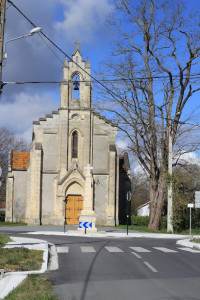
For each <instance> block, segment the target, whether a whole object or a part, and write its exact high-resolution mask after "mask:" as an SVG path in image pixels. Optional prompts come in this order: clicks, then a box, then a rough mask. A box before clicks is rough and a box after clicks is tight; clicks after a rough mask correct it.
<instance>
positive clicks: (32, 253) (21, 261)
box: [0, 235, 43, 272]
mask: <svg viewBox="0 0 200 300" xmlns="http://www.w3.org/2000/svg"><path fill="white" fill-rule="evenodd" d="M10 241H11V239H10V238H9V237H8V236H6V235H0V269H4V270H5V272H14V271H32V270H40V269H41V267H42V263H43V251H42V250H29V249H27V248H21V247H14V248H3V247H4V246H5V244H7V243H8V242H10Z"/></svg>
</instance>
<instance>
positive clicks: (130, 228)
mask: <svg viewBox="0 0 200 300" xmlns="http://www.w3.org/2000/svg"><path fill="white" fill-rule="evenodd" d="M117 228H120V229H126V228H127V225H118V226H117ZM128 230H138V231H141V232H152V233H168V232H167V230H166V229H162V230H159V232H157V231H155V230H152V229H149V228H148V227H147V226H144V225H143V226H138V225H129V226H128Z"/></svg>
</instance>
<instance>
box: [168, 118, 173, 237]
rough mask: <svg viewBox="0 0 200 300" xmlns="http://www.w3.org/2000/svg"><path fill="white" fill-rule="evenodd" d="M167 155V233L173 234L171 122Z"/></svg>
mask: <svg viewBox="0 0 200 300" xmlns="http://www.w3.org/2000/svg"><path fill="white" fill-rule="evenodd" d="M169 122H170V123H169V154H168V173H169V176H170V182H169V186H168V202H167V231H168V232H169V231H171V232H172V233H173V225H172V220H173V205H172V200H173V199H172V120H171V119H170V120H169Z"/></svg>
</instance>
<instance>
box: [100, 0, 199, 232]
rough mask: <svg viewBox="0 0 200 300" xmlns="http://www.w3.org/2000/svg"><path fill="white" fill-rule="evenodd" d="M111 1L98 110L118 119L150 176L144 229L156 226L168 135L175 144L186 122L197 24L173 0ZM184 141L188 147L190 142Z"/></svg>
mask: <svg viewBox="0 0 200 300" xmlns="http://www.w3.org/2000/svg"><path fill="white" fill-rule="evenodd" d="M115 2H116V1H115ZM115 4H116V10H115V12H114V14H113V16H112V17H111V18H110V20H109V23H110V25H112V26H113V27H114V28H115V29H116V31H115V34H116V40H117V41H116V42H115V43H114V47H113V52H112V56H111V58H110V60H109V61H108V60H107V61H106V62H105V63H104V65H103V68H104V69H103V72H102V74H101V75H102V77H103V79H104V80H105V83H104V84H105V85H106V86H107V90H106V92H104V98H105V101H104V104H102V102H101V109H105V110H106V111H107V112H109V114H110V115H112V117H113V118H114V119H115V120H116V121H117V122H118V124H119V125H118V127H119V129H121V131H122V132H123V133H124V134H125V135H126V137H127V138H128V139H129V142H128V148H129V150H130V151H132V152H133V153H134V154H135V155H136V156H137V158H138V160H139V162H140V164H141V165H142V166H143V168H144V169H145V170H146V172H147V173H148V175H149V177H150V201H151V213H150V223H149V228H151V229H154V230H158V229H159V224H160V221H161V216H162V208H163V204H164V199H165V193H166V181H165V174H166V173H167V170H168V152H169V134H170V131H171V134H172V143H173V145H175V143H176V139H177V135H178V133H179V132H180V127H181V126H182V125H184V126H185V124H186V120H185V119H183V118H184V117H185V118H187V117H188V116H186V115H183V111H184V108H185V106H186V103H187V102H188V100H189V99H190V98H191V97H192V96H193V94H194V93H196V92H197V91H199V90H200V87H199V85H198V82H196V81H195V77H194V74H195V72H196V64H197V63H198V57H199V53H200V35H199V27H198V25H196V26H197V27H195V28H194V27H193V23H194V24H195V22H194V17H193V19H190V21H189V20H184V17H183V16H184V14H183V5H182V2H181V1H178V0H176V1H175V0H171V1H165V0H136V1H129V0H120V1H117V3H115ZM196 24H198V22H197V23H196ZM192 72H193V73H192ZM103 74H107V76H109V78H112V80H110V79H109V80H108V79H107V77H105V76H104V75H103ZM188 126H189V125H188ZM198 144H199V143H196V145H195V147H197V146H198ZM190 146H191V147H190V151H191V149H194V148H193V146H194V145H190ZM182 150H183V149H182ZM187 151H188V150H187Z"/></svg>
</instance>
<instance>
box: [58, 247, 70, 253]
mask: <svg viewBox="0 0 200 300" xmlns="http://www.w3.org/2000/svg"><path fill="white" fill-rule="evenodd" d="M57 252H58V253H68V252H69V247H57Z"/></svg>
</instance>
